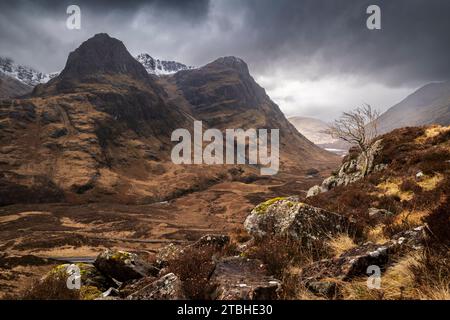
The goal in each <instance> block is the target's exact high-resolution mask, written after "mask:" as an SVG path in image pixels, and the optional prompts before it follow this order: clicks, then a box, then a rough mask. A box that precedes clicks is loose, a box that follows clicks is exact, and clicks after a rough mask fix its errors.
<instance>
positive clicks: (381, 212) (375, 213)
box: [368, 208, 394, 220]
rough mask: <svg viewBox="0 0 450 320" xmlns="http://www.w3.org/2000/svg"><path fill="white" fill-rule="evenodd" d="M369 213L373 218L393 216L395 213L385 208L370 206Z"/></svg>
mask: <svg viewBox="0 0 450 320" xmlns="http://www.w3.org/2000/svg"><path fill="white" fill-rule="evenodd" d="M368 215H369V218H371V219H374V220H380V219H384V218H387V217H390V216H393V215H394V214H393V213H392V212H390V211H388V210H385V209H377V208H369V211H368Z"/></svg>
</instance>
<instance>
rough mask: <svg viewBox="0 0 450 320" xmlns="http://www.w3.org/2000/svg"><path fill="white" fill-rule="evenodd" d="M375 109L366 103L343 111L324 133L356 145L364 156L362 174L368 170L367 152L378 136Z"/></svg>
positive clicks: (377, 113)
mask: <svg viewBox="0 0 450 320" xmlns="http://www.w3.org/2000/svg"><path fill="white" fill-rule="evenodd" d="M379 116H380V114H379V112H378V111H377V110H374V109H372V107H371V106H370V105H368V104H365V105H364V106H362V107H358V108H356V109H354V110H352V111H349V112H344V113H343V114H342V116H341V117H340V118H339V119H337V120H335V121H334V123H333V124H331V125H330V126H329V128H328V130H325V133H327V134H329V135H331V136H332V137H333V138H336V139H341V140H343V141H346V142H348V143H350V144H352V145H356V146H357V147H358V148H359V149H360V150H361V153H362V154H363V156H364V157H365V166H364V169H363V175H366V174H367V170H368V165H369V163H368V161H369V157H368V152H369V149H370V147H371V146H372V143H373V142H374V139H375V138H376V137H377V136H378V130H377V129H378V117H379Z"/></svg>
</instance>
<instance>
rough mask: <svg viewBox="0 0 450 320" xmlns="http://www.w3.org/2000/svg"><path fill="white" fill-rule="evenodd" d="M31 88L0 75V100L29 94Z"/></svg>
mask: <svg viewBox="0 0 450 320" xmlns="http://www.w3.org/2000/svg"><path fill="white" fill-rule="evenodd" d="M31 90H32V87H30V86H28V85H26V84H25V83H23V82H21V81H19V80H17V79H15V78H12V77H10V76H7V75H6V74H3V73H0V99H3V98H14V97H17V96H21V95H24V94H27V93H30V92H31Z"/></svg>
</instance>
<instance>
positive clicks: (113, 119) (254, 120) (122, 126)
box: [0, 34, 337, 204]
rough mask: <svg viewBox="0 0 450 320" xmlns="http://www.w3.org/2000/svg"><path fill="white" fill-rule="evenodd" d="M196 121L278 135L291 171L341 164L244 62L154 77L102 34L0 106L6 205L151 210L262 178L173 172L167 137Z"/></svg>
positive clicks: (227, 169)
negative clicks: (301, 129)
mask: <svg viewBox="0 0 450 320" xmlns="http://www.w3.org/2000/svg"><path fill="white" fill-rule="evenodd" d="M194 120H203V121H204V122H205V127H213V128H219V129H225V128H267V127H268V128H279V129H280V130H281V134H280V139H281V146H280V148H281V151H280V157H281V167H282V170H284V171H286V172H288V171H290V172H291V173H297V174H298V173H301V172H302V170H303V171H304V170H306V169H308V168H310V167H316V168H319V169H321V168H330V167H331V166H333V165H334V164H335V163H336V161H337V157H334V156H333V155H332V154H330V153H328V152H326V151H324V150H322V149H320V148H318V147H317V146H315V145H314V144H313V143H312V142H310V141H308V140H307V139H306V138H305V137H303V136H302V135H301V134H299V133H298V132H297V131H296V130H295V128H294V127H293V126H292V125H291V124H290V123H289V122H288V121H287V120H286V118H285V117H284V115H283V114H282V113H281V111H280V110H279V108H278V106H277V105H276V104H274V103H273V102H272V101H271V100H270V98H269V97H268V96H267V95H266V94H265V91H264V89H262V88H261V87H260V86H259V85H257V84H256V82H255V81H254V80H253V78H252V77H251V76H250V74H249V72H248V68H247V65H246V64H245V63H244V62H243V61H242V60H240V59H237V58H231V57H228V58H221V59H218V60H216V61H214V62H212V63H210V64H208V65H206V66H204V67H202V68H200V69H193V70H182V71H179V72H178V73H175V74H174V75H172V76H168V77H155V76H154V75H151V74H148V72H147V71H146V69H145V68H144V66H143V65H142V64H140V63H139V62H138V61H137V60H136V59H135V58H133V57H132V56H131V54H130V53H129V52H128V51H127V49H126V47H125V45H124V44H123V43H122V42H121V41H119V40H117V39H114V38H111V37H109V36H108V35H107V34H97V35H95V36H94V37H92V38H90V39H89V40H87V41H85V42H84V43H82V44H81V45H80V47H79V48H77V49H76V50H75V51H73V52H71V53H70V54H69V57H68V59H67V63H66V65H65V68H64V70H63V71H62V72H61V73H60V74H59V75H58V76H56V77H55V78H53V79H51V80H50V81H49V82H47V83H46V84H39V85H37V86H36V87H35V88H34V90H33V92H32V94H31V95H30V96H29V97H27V98H26V99H19V100H0V125H1V127H2V133H3V134H2V136H1V137H0V149H1V150H2V153H1V156H0V169H1V170H0V172H1V174H0V203H1V204H9V203H27V202H55V201H56V202H58V201H69V202H86V201H95V202H99V201H100V202H101V201H106V202H110V201H114V202H122V203H142V202H144V203H148V202H155V201H162V200H166V199H172V198H174V197H177V196H179V195H180V194H185V193H190V192H194V191H196V190H201V189H202V188H205V187H207V186H209V185H211V184H213V183H217V181H220V180H221V179H228V177H230V176H233V179H236V174H238V175H240V176H245V175H250V174H253V175H254V176H255V174H257V173H258V172H259V170H257V168H253V167H250V166H240V167H239V166H233V165H229V166H226V165H224V166H208V165H195V166H193V165H190V166H189V165H184V166H179V165H175V164H173V163H172V161H171V159H170V153H171V149H172V147H173V146H174V143H173V142H172V141H171V134H172V132H173V131H174V130H176V129H178V128H186V129H188V130H192V128H193V122H194ZM236 167H239V168H236Z"/></svg>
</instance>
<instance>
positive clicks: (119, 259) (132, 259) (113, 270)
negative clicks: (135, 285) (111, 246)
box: [94, 250, 159, 282]
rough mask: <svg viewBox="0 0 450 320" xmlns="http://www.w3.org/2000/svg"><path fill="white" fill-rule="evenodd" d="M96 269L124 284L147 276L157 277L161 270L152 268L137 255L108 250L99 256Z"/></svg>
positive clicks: (95, 263)
mask: <svg viewBox="0 0 450 320" xmlns="http://www.w3.org/2000/svg"><path fill="white" fill-rule="evenodd" d="M94 265H95V267H96V268H97V269H98V270H99V271H101V272H102V273H104V274H107V275H108V276H110V277H112V278H114V279H116V280H118V281H121V282H124V281H128V280H133V279H140V278H142V277H145V276H156V275H157V274H158V273H159V269H158V268H156V267H155V266H152V265H150V264H148V263H146V262H145V261H143V260H142V259H140V258H139V257H138V256H137V255H136V254H134V253H129V252H125V251H111V250H106V251H104V252H102V253H101V254H99V255H98V257H97V259H96V260H95V262H94Z"/></svg>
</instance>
